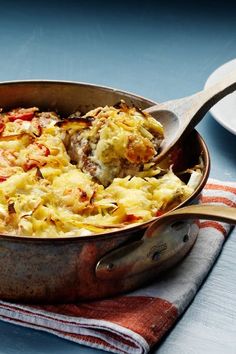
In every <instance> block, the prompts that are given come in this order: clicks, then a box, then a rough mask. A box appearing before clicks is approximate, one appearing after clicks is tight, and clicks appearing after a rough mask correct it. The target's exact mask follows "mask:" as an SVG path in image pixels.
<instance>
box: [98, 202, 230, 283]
mask: <svg viewBox="0 0 236 354" xmlns="http://www.w3.org/2000/svg"><path fill="white" fill-rule="evenodd" d="M195 219H206V220H216V221H221V222H226V223H229V224H234V225H236V208H233V207H226V206H221V205H211V204H204V205H202V204H199V205H190V206H187V207H183V208H180V209H176V210H174V211H171V212H169V213H166V214H164V215H163V216H161V217H160V218H159V219H157V220H156V221H155V222H154V223H153V224H152V225H151V226H150V227H149V228H148V229H147V231H146V232H145V234H144V236H143V238H142V239H141V240H138V241H134V242H132V243H130V244H128V245H124V246H121V247H119V248H117V249H116V250H113V251H111V252H110V253H108V254H107V255H105V256H104V257H103V258H102V259H101V260H100V261H99V262H98V264H97V267H96V276H97V277H98V278H100V279H106V280H108V279H120V278H121V277H123V278H128V277H130V276H135V275H137V274H140V273H144V274H145V275H144V278H145V277H147V276H148V275H147V273H148V274H149V273H150V272H151V271H152V270H153V271H154V273H155V274H158V273H161V272H163V271H164V270H166V269H168V268H170V267H171V266H173V265H174V264H176V263H177V262H179V261H180V260H181V259H182V258H183V257H184V256H185V255H186V254H187V253H188V251H189V250H190V249H191V247H192V246H193V244H194V242H195V240H196V238H197V235H198V230H199V229H198V225H197V223H196V222H194V220H195ZM150 274H151V273H150Z"/></svg>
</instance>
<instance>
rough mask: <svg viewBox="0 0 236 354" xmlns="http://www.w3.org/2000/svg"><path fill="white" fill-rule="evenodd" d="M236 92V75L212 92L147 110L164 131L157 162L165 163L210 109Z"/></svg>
mask: <svg viewBox="0 0 236 354" xmlns="http://www.w3.org/2000/svg"><path fill="white" fill-rule="evenodd" d="M235 90H236V72H235V71H234V72H232V73H231V74H230V75H227V76H225V77H224V78H223V79H222V80H221V81H219V82H217V83H216V84H214V85H212V86H211V87H209V88H208V89H205V90H203V91H200V92H197V93H196V94H194V95H192V96H188V97H184V98H181V99H177V100H173V101H168V102H165V103H162V104H158V105H154V106H152V107H149V108H147V109H145V110H144V112H147V113H149V114H151V115H152V116H153V117H154V118H156V119H157V120H158V121H159V122H160V123H161V124H162V125H163V128H164V134H165V138H164V140H163V142H162V144H161V146H160V149H161V150H160V153H159V154H158V155H157V156H156V158H155V160H156V161H158V162H159V161H161V160H162V159H163V158H164V157H165V156H166V155H167V154H168V153H169V152H170V150H171V149H172V148H173V147H174V145H175V144H176V143H177V142H178V141H179V140H181V139H182V138H183V137H184V136H186V134H188V133H189V132H190V131H192V130H193V128H194V127H195V126H196V125H197V124H198V123H199V122H200V121H201V120H202V118H203V117H204V116H205V114H206V113H207V112H208V111H209V109H210V108H211V107H212V106H214V105H215V104H216V103H217V102H218V101H220V100H221V99H222V98H223V97H225V96H227V95H228V94H230V93H232V92H233V91H235Z"/></svg>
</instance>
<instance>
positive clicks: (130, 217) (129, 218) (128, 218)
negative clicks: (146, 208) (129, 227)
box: [124, 214, 141, 222]
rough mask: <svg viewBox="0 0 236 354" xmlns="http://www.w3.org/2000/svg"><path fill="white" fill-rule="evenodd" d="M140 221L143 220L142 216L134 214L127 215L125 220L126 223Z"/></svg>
mask: <svg viewBox="0 0 236 354" xmlns="http://www.w3.org/2000/svg"><path fill="white" fill-rule="evenodd" d="M140 219H141V217H140V216H136V215H134V214H127V215H126V216H125V218H124V222H135V221H137V220H140Z"/></svg>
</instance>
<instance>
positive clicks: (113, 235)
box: [0, 81, 210, 303]
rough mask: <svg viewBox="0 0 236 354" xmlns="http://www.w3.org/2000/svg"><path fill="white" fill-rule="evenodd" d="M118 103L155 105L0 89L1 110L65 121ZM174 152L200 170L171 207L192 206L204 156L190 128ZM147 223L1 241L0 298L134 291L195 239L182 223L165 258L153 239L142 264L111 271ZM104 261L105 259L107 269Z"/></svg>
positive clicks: (96, 94)
mask: <svg viewBox="0 0 236 354" xmlns="http://www.w3.org/2000/svg"><path fill="white" fill-rule="evenodd" d="M120 99H125V101H126V102H127V103H128V104H135V105H137V106H139V107H140V108H141V109H145V108H147V107H150V106H151V105H154V104H156V102H152V101H150V100H147V99H145V98H143V97H140V96H137V95H134V94H131V93H127V92H124V91H119V90H115V89H112V88H107V87H101V86H97V85H89V84H85V83H76V82H64V81H63V82H62V81H18V82H3V83H0V107H3V108H4V109H10V108H13V107H17V106H21V107H29V106H37V107H40V109H46V110H48V109H52V110H56V111H58V112H59V113H60V114H61V115H65V116H66V115H68V114H70V113H72V112H74V111H77V110H80V111H82V112H86V111H88V110H90V109H92V108H95V107H97V106H103V105H113V104H115V103H117V102H118V101H119V100H120ZM181 146H182V147H183V150H184V164H185V167H190V166H193V165H194V164H195V163H197V161H198V158H199V156H200V155H201V156H202V159H203V162H204V172H203V176H202V180H201V182H200V184H199V186H198V188H197V189H196V190H195V192H194V193H193V194H192V195H191V196H190V198H188V199H187V200H186V201H185V202H184V203H182V204H180V205H179V206H178V207H181V206H183V205H187V204H189V203H192V202H193V201H194V200H195V199H196V198H197V196H198V195H199V193H200V192H201V190H202V188H203V187H204V185H205V183H206V181H207V177H208V174H209V169H210V158H209V152H208V150H207V147H206V145H205V143H204V141H203V139H202V138H201V136H200V135H199V134H198V133H197V131H196V130H194V131H193V132H192V133H191V134H190V135H189V136H188V137H187V138H185V140H184V141H182V143H181ZM150 224H151V222H147V223H144V224H141V225H139V226H135V227H130V228H128V229H123V230H119V231H115V232H109V233H104V234H99V235H94V236H85V237H73V238H72V237H71V238H68V237H67V238H60V239H55V238H52V239H50V238H48V239H40V238H35V237H21V236H3V235H1V236H0V298H1V299H6V300H12V301H20V302H38V303H39V302H41V303H42V302H44V303H45V302H47V303H52V302H54V303H55V302H72V301H77V300H81V299H86V300H88V299H95V298H96V299H98V298H103V297H109V296H113V295H115V294H119V293H123V292H127V291H130V290H132V289H135V288H137V287H139V286H141V285H142V284H144V283H146V282H147V281H150V280H151V279H153V278H154V277H156V276H157V274H158V273H159V272H160V271H163V270H164V269H167V268H168V267H170V266H173V265H174V264H176V262H178V261H180V260H181V259H182V258H183V257H184V255H185V254H186V253H187V252H188V251H189V250H190V248H191V247H192V245H193V243H194V241H195V240H196V237H197V233H198V230H197V226H196V223H195V222H193V221H188V223H185V224H184V228H185V229H186V228H187V229H186V230H187V231H186V230H182V231H181V232H182V233H183V234H184V235H186V232H187V233H188V238H187V242H186V240H185V242H183V244H182V246H181V247H180V248H178V249H176V251H175V250H174V249H173V250H172V252H171V254H169V255H168V254H167V253H166V249H165V246H163V244H161V243H160V242H159V243H158V238H157V244H156V245H155V242H154V243H152V246H151V249H149V250H148V249H146V250H145V252H144V254H143V258H142V261H141V263H142V266H141V267H139V266H137V264H136V267H135V269H136V271H130V270H131V268H132V257H131V258H130V259H131V263H130V262H129V266H128V267H129V269H128V268H127V266H124V265H122V260H121V262H120V264H119V267H116V271H115V272H113V269H112V268H113V265H112V261H111V260H112V255H113V253H114V252H115V255H116V262H117V255H119V248H120V247H123V246H124V245H125V246H127V247H125V250H126V251H125V252H126V253H128V252H129V249H130V250H131V249H132V253H133V250H134V248H135V245H136V244H137V241H140V240H141V241H140V242H143V241H144V240H143V239H142V237H143V234H144V231H145V230H146V229H147V228H148V226H150ZM182 233H181V235H180V237H182ZM121 249H122V248H121ZM157 255H158V256H157ZM126 256H127V254H126ZM163 256H164V258H163V259H162V257H163ZM121 258H122V257H121ZM106 259H109V262H107V264H106ZM118 263H119V262H118ZM104 269H105V270H106V271H105V272H104ZM107 274H108V276H107Z"/></svg>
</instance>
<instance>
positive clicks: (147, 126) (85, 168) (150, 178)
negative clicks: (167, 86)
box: [0, 102, 202, 237]
mask: <svg viewBox="0 0 236 354" xmlns="http://www.w3.org/2000/svg"><path fill="white" fill-rule="evenodd" d="M163 136H164V135H163V128H162V126H161V124H160V123H158V122H157V121H156V120H155V119H154V118H152V117H151V116H150V115H148V114H144V113H143V112H141V111H140V110H139V109H138V108H135V107H129V106H127V105H126V104H125V102H121V103H119V104H118V105H115V106H113V107H108V106H106V107H99V108H96V109H95V110H92V111H90V112H88V113H86V114H85V115H82V114H80V113H79V112H76V113H74V114H73V115H71V116H70V117H68V118H66V119H62V118H61V117H59V115H58V114H56V113H55V112H40V111H39V109H38V108H37V107H32V108H16V109H13V110H11V111H8V112H4V111H1V113H0V233H1V234H7V235H23V236H34V237H62V236H63V237H65V236H66V237H67V236H68V237H69V236H85V235H91V234H95V233H101V232H108V231H112V230H115V229H120V228H124V227H128V226H130V225H133V224H138V223H142V222H146V221H149V220H151V219H152V218H154V217H156V216H159V215H161V214H162V213H164V212H166V211H167V210H170V209H171V208H173V207H174V206H176V205H178V204H179V203H180V202H182V201H183V200H185V199H186V198H188V197H189V196H190V195H191V194H192V193H193V191H194V189H195V188H196V186H197V184H198V183H199V181H200V178H201V175H202V166H201V163H200V164H199V165H197V166H193V168H192V169H189V170H188V171H183V172H184V173H188V174H189V176H190V178H189V181H188V182H187V183H184V182H183V181H182V180H181V179H180V178H179V177H178V176H177V175H176V174H175V173H174V172H173V170H172V166H171V163H169V165H168V166H166V167H165V168H163V167H160V166H158V165H157V164H156V163H155V156H156V155H157V154H158V149H159V146H160V144H161V141H162V140H163Z"/></svg>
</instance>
